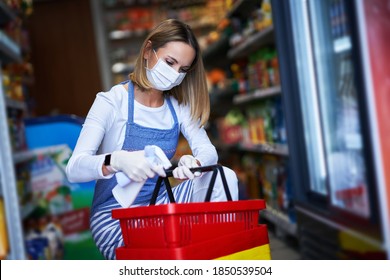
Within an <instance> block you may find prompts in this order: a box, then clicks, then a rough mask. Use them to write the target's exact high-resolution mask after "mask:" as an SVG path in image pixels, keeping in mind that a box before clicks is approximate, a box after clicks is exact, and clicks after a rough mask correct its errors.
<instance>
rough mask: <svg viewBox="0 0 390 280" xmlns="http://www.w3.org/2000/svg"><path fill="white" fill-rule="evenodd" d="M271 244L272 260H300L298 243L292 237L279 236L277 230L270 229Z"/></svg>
mask: <svg viewBox="0 0 390 280" xmlns="http://www.w3.org/2000/svg"><path fill="white" fill-rule="evenodd" d="M268 238H269V245H270V249H271V259H272V260H300V259H301V256H300V254H299V248H298V244H297V242H296V241H295V240H293V239H292V238H291V237H288V236H283V237H279V236H277V235H276V233H275V231H274V230H273V229H272V228H270V229H269V230H268Z"/></svg>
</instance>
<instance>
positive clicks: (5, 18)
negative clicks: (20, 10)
mask: <svg viewBox="0 0 390 280" xmlns="http://www.w3.org/2000/svg"><path fill="white" fill-rule="evenodd" d="M15 18H16V15H15V13H14V12H13V11H12V10H11V9H10V8H9V7H8V6H7V5H6V4H5V3H4V2H3V1H0V26H3V25H5V24H6V23H7V22H10V21H13V20H14V19H15Z"/></svg>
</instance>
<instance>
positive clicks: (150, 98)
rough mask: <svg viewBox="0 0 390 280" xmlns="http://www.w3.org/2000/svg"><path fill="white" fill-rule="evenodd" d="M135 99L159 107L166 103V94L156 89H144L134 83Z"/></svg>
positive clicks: (143, 103) (149, 105)
mask: <svg viewBox="0 0 390 280" xmlns="http://www.w3.org/2000/svg"><path fill="white" fill-rule="evenodd" d="M126 86H127V85H126ZM134 99H135V100H136V101H137V102H138V103H141V104H142V105H144V106H147V107H152V108H158V107H161V106H162V105H163V104H164V94H163V92H162V91H159V90H155V89H150V90H144V91H142V90H141V89H140V88H139V87H138V86H137V85H134Z"/></svg>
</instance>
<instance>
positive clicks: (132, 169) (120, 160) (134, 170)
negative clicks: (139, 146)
mask: <svg viewBox="0 0 390 280" xmlns="http://www.w3.org/2000/svg"><path fill="white" fill-rule="evenodd" d="M111 167H112V168H113V169H114V170H115V171H123V172H124V173H125V174H126V175H127V177H129V178H130V179H131V180H133V181H136V182H142V181H144V180H146V179H148V178H153V177H154V176H156V174H158V175H159V176H162V177H165V176H166V174H165V171H164V167H163V166H162V165H151V164H150V163H149V162H148V160H147V159H146V157H145V152H144V150H142V151H135V152H128V151H123V150H121V151H115V152H113V153H112V155H111Z"/></svg>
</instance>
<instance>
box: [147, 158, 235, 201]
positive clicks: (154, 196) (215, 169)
mask: <svg viewBox="0 0 390 280" xmlns="http://www.w3.org/2000/svg"><path fill="white" fill-rule="evenodd" d="M190 170H191V172H192V173H194V172H198V171H199V172H209V171H213V175H212V176H211V179H210V183H209V188H208V189H207V193H206V198H205V202H210V199H211V194H212V192H213V188H214V184H215V180H216V178H217V174H218V171H219V173H220V174H221V179H222V184H223V188H224V190H225V194H226V198H227V200H228V201H232V196H231V194H230V190H229V187H228V184H227V180H226V177H225V172H224V171H223V167H222V165H220V164H215V165H208V166H200V167H195V168H190ZM172 172H173V169H169V170H166V171H165V173H166V174H167V177H158V179H157V182H156V187H155V188H154V191H153V194H152V198H151V200H150V205H155V204H156V200H157V196H158V193H159V191H160V188H161V183H162V182H163V181H164V183H165V187H166V189H167V193H168V197H169V201H170V202H171V203H175V198H174V197H173V192H172V188H171V184H170V183H169V180H168V177H173V173H172Z"/></svg>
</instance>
